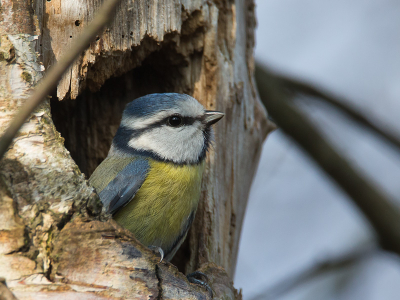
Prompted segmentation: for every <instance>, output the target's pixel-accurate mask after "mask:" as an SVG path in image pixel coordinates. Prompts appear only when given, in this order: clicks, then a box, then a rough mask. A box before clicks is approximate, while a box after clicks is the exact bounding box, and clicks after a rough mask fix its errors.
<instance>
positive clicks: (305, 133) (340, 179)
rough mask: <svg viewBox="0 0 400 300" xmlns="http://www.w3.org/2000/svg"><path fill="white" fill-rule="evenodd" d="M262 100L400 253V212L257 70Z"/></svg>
mask: <svg viewBox="0 0 400 300" xmlns="http://www.w3.org/2000/svg"><path fill="white" fill-rule="evenodd" d="M256 81H257V86H258V90H259V93H260V97H261V100H262V102H263V103H264V105H265V107H266V108H267V110H268V112H269V113H270V114H271V116H272V117H273V118H274V120H275V121H276V122H277V124H278V126H279V127H280V128H281V129H282V130H283V131H284V132H285V133H286V134H288V135H289V136H290V137H291V138H292V139H294V140H295V141H296V142H297V144H299V145H300V146H301V147H302V148H303V150H304V151H306V152H307V153H308V154H309V155H310V156H311V157H312V158H313V159H314V161H315V162H316V163H317V164H318V165H319V166H320V167H321V168H322V169H323V170H324V171H325V172H326V173H327V174H328V175H329V176H330V177H331V178H332V179H333V180H334V181H335V182H336V183H337V184H338V185H339V186H340V187H341V188H342V189H343V191H345V192H346V193H347V194H348V195H349V196H350V197H351V199H353V202H354V203H355V204H356V205H357V206H358V207H359V208H360V210H361V211H362V212H363V213H364V215H365V217H366V218H367V219H368V220H369V222H370V223H371V225H372V226H373V228H374V229H375V231H376V232H377V234H378V238H379V242H380V244H381V246H382V247H383V248H385V249H387V250H389V251H392V252H394V253H397V254H400V211H399V208H398V207H397V206H396V205H394V204H393V203H392V202H391V201H389V200H388V199H387V197H386V196H385V195H384V194H382V193H381V192H380V191H378V190H377V189H376V188H375V187H374V186H373V185H372V184H371V183H370V182H368V180H366V179H365V178H363V177H362V176H361V175H360V174H358V173H357V172H356V171H355V170H354V168H353V167H352V166H351V164H350V163H349V162H348V161H347V160H346V159H345V158H343V157H342V156H341V155H340V154H339V153H338V152H337V151H336V150H334V148H333V146H332V145H331V144H330V143H328V142H327V141H326V140H325V139H324V138H323V137H322V135H321V134H320V133H319V132H318V131H317V130H316V129H315V128H314V126H313V125H312V124H311V122H310V121H309V120H308V118H307V117H306V116H304V115H303V114H302V113H300V112H299V111H298V109H296V108H295V107H294V106H293V105H291V104H289V102H288V98H289V97H290V95H288V93H286V91H285V87H284V86H283V85H282V83H281V82H280V81H279V80H276V79H275V78H274V76H270V74H269V73H268V72H267V71H265V70H264V69H263V68H262V67H260V66H258V67H257V68H256Z"/></svg>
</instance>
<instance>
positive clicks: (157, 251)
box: [147, 245, 164, 262]
mask: <svg viewBox="0 0 400 300" xmlns="http://www.w3.org/2000/svg"><path fill="white" fill-rule="evenodd" d="M147 248H149V249H150V250H151V251H153V252H155V253H156V254H160V261H159V262H162V261H163V259H164V251H163V249H161V247H158V246H153V245H150V246H148V247H147Z"/></svg>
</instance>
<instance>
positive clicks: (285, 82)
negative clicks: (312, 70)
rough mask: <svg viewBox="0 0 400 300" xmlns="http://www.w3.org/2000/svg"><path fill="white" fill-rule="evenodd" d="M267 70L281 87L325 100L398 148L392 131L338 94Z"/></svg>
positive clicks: (397, 138)
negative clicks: (382, 127)
mask: <svg viewBox="0 0 400 300" xmlns="http://www.w3.org/2000/svg"><path fill="white" fill-rule="evenodd" d="M265 70H266V69H265ZM266 71H267V70H266ZM267 72H268V73H269V76H271V77H273V78H274V80H276V81H277V82H278V83H279V84H280V85H282V87H286V88H287V89H289V90H292V91H294V92H295V93H302V94H304V95H308V96H312V97H314V99H316V100H319V101H322V102H327V103H329V104H331V105H333V106H335V107H337V108H338V109H340V110H341V111H343V112H345V113H346V114H347V115H348V116H350V117H351V118H352V119H354V120H355V121H357V122H359V123H360V124H362V125H364V126H365V127H367V128H368V129H370V130H371V131H373V132H375V133H377V134H378V135H379V136H381V137H383V138H384V139H386V140H387V141H388V142H390V143H392V144H393V145H394V146H396V147H397V148H399V149H400V140H399V137H398V136H396V135H393V134H392V133H390V132H388V131H385V130H382V129H381V128H379V127H378V126H376V125H375V124H374V123H373V122H371V121H370V120H368V118H366V117H365V116H364V115H362V114H361V113H360V112H358V111H357V110H355V109H354V108H352V107H351V106H349V105H348V104H347V103H349V101H348V100H346V99H343V98H340V97H338V96H334V95H332V94H331V93H329V92H326V91H322V90H321V89H319V88H315V87H313V86H312V85H310V84H308V83H305V82H302V81H300V80H295V79H293V78H289V77H287V76H284V75H282V74H276V73H272V72H270V71H267Z"/></svg>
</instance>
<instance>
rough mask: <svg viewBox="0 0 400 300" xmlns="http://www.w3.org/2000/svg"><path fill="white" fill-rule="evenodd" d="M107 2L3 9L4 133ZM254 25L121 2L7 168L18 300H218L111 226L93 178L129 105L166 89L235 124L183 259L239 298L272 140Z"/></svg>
mask: <svg viewBox="0 0 400 300" xmlns="http://www.w3.org/2000/svg"><path fill="white" fill-rule="evenodd" d="M100 4H101V1H85V0H83V1H80V2H76V1H66V0H50V1H49V0H48V1H36V2H33V3H32V5H30V3H29V2H28V1H25V0H8V1H6V0H3V1H2V17H1V18H2V20H1V25H0V30H1V47H0V58H1V59H0V81H1V86H2V89H1V90H0V108H1V119H0V132H3V131H4V130H5V128H6V126H7V124H8V123H9V120H10V119H11V118H12V116H13V115H15V113H16V111H17V110H18V108H19V107H20V106H21V105H23V103H24V100H25V99H26V98H27V96H28V95H29V93H30V91H31V89H32V88H33V86H34V85H35V84H36V83H37V81H38V80H39V79H40V78H41V76H42V75H41V73H42V70H43V69H47V68H49V67H51V65H53V64H54V63H55V62H56V61H57V60H58V59H59V58H60V55H61V54H62V52H63V51H68V48H69V45H70V42H71V40H72V39H73V38H75V37H77V36H78V35H79V33H80V32H81V31H82V30H84V27H85V24H87V23H88V22H90V21H91V20H92V19H93V16H94V15H95V13H96V11H97V10H98V8H99V6H100ZM32 7H33V10H32ZM254 26H255V19H254V4H253V2H252V1H250V0H236V1H217V0H215V1H203V0H196V1H178V0H164V1H156V0H154V1H147V0H141V1H134V2H132V1H130V0H125V1H122V2H121V4H120V6H119V7H118V9H117V13H116V17H115V19H114V21H113V23H112V24H110V26H109V27H108V28H107V29H106V30H105V31H104V32H103V34H102V35H100V36H98V37H97V38H96V41H95V42H93V43H92V44H91V46H90V47H89V48H88V49H87V50H86V51H84V53H82V55H81V57H80V58H79V59H78V60H77V61H76V62H75V63H74V64H73V65H72V66H71V68H70V70H69V71H68V72H67V74H66V75H65V76H64V77H63V79H62V80H61V82H60V83H59V85H58V87H57V91H56V92H55V93H54V95H53V99H52V100H51V101H49V100H47V101H46V102H45V103H44V104H42V105H41V106H40V107H39V108H38V109H37V110H36V111H35V112H34V113H33V114H32V116H31V117H30V118H29V120H27V122H26V124H25V125H24V127H23V128H22V130H21V131H20V133H19V134H18V136H17V137H16V138H15V140H14V142H13V144H12V146H11V147H10V149H9V151H8V152H7V155H6V157H4V158H3V159H2V160H1V161H0V168H1V170H0V172H1V173H0V174H1V177H0V179H1V180H0V206H1V209H0V241H1V244H0V277H5V278H6V280H7V286H8V287H9V288H10V290H11V291H13V292H14V294H15V295H16V296H17V298H18V299H41V298H44V297H47V298H46V299H53V298H54V299H56V298H58V299H60V297H61V299H88V297H90V299H106V298H113V299H114V298H123V299H128V298H129V299H131V298H148V297H150V298H157V297H163V298H174V299H176V298H193V299H194V298H196V299H199V298H202V299H204V297H209V295H208V294H207V293H206V292H205V291H204V290H203V289H201V288H199V287H197V286H194V285H191V284H189V283H188V282H187V281H186V278H185V277H184V276H183V275H182V274H181V273H179V272H178V271H177V269H176V268H175V267H173V266H172V265H171V264H169V263H165V262H163V263H157V257H156V256H155V255H154V254H153V253H152V252H151V251H150V250H148V249H147V248H145V247H143V246H142V245H141V244H140V243H138V242H137V241H136V240H135V239H134V237H133V236H132V234H131V233H130V232H128V231H126V230H124V229H123V228H121V227H119V226H118V225H117V224H116V223H115V222H114V221H112V220H110V219H109V218H108V217H107V216H104V215H103V214H102V213H101V203H100V202H99V199H98V196H97V195H96V194H95V193H94V191H93V189H92V188H91V187H89V186H88V185H87V182H86V180H85V176H84V174H86V177H88V176H90V174H91V172H93V170H94V169H95V167H96V166H97V165H98V164H99V163H100V161H101V160H102V159H104V158H105V156H106V155H107V152H108V148H109V146H110V144H111V139H112V137H113V135H114V133H115V132H116V129H117V127H118V125H119V122H120V117H121V113H122V110H123V108H124V106H125V104H126V103H128V102H130V101H132V100H133V99H134V98H136V97H138V96H142V95H144V94H148V93H154V92H182V93H187V94H190V95H193V96H194V97H195V98H196V99H198V100H199V101H200V102H201V103H202V104H203V105H204V106H205V107H206V108H207V109H216V110H220V111H223V112H224V113H225V114H226V116H225V118H224V120H223V121H222V122H220V124H217V126H216V128H215V131H216V133H215V146H214V148H213V150H212V151H210V153H209V154H208V160H207V168H206V172H205V175H204V178H203V186H202V199H201V203H200V206H199V209H198V213H197V216H196V220H195V222H194V224H193V226H192V228H191V230H190V234H189V237H188V238H187V241H186V242H185V244H184V245H183V246H182V247H181V249H180V251H179V252H178V254H177V255H176V257H175V259H174V261H173V262H174V263H175V264H176V265H177V266H178V268H179V269H180V270H181V271H184V272H190V271H194V270H195V269H198V268H201V270H202V271H204V272H205V273H206V274H207V275H208V276H209V280H210V284H211V286H212V288H213V290H214V293H215V295H214V297H216V298H222V297H227V298H230V299H233V298H237V297H239V295H238V294H237V293H236V292H235V290H234V288H233V286H232V283H231V279H230V278H232V277H233V275H234V270H235V264H236V257H237V251H238V243H239V237H240V231H241V226H242V221H243V216H244V211H245V208H246V202H247V197H248V192H249V189H250V185H251V181H252V177H253V175H254V172H255V170H256V167H257V163H258V159H259V155H260V150H261V144H262V142H263V140H264V138H265V136H266V134H267V133H268V131H269V130H270V129H271V126H269V124H268V123H267V121H266V112H265V109H264V108H263V106H262V105H261V104H260V102H259V99H258V96H257V92H256V89H255V85H254V79H253V71H254V61H253V46H254ZM37 53H38V54H40V59H38V56H37ZM39 60H41V61H42V62H43V65H41V63H40V62H39ZM61 100H62V101H61ZM50 110H51V113H50ZM53 122H54V123H53ZM60 133H61V135H60ZM64 139H65V147H64V145H63V141H64ZM67 149H68V150H67ZM81 171H82V172H83V173H84V174H83V173H81ZM225 270H226V271H225Z"/></svg>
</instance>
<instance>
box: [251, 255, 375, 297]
mask: <svg viewBox="0 0 400 300" xmlns="http://www.w3.org/2000/svg"><path fill="white" fill-rule="evenodd" d="M374 253H376V249H371V248H368V249H361V250H357V251H354V252H351V253H346V254H344V255H342V256H340V257H336V258H329V259H326V260H324V261H321V262H317V263H316V264H315V265H312V266H310V267H308V268H306V269H305V270H301V271H300V272H297V273H295V274H293V275H292V276H289V277H288V278H286V279H284V280H283V281H281V282H279V283H277V284H275V285H273V286H272V287H269V288H267V289H265V290H263V291H262V292H261V293H259V294H258V295H257V296H255V297H253V298H252V299H251V300H261V299H263V300H267V299H277V298H278V297H279V296H281V295H282V294H285V293H287V292H289V291H290V290H292V289H294V288H296V287H298V286H300V285H301V284H302V283H304V282H306V281H309V280H312V279H313V278H317V277H319V276H321V275H323V274H326V273H329V272H333V271H337V270H343V269H344V268H347V267H350V266H353V265H355V264H357V263H358V262H360V261H361V260H363V259H365V258H367V257H369V256H371V255H373V254H374Z"/></svg>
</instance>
